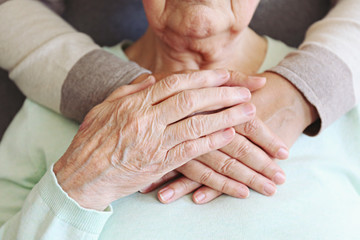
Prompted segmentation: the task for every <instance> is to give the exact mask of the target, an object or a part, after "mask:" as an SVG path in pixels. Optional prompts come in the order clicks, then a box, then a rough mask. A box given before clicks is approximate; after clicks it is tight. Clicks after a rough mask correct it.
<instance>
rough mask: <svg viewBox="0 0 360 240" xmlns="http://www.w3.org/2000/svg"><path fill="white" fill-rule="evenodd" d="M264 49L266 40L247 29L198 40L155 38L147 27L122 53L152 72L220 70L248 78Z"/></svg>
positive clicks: (174, 37) (264, 52)
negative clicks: (227, 70) (232, 71)
mask: <svg viewBox="0 0 360 240" xmlns="http://www.w3.org/2000/svg"><path fill="white" fill-rule="evenodd" d="M169 36H170V37H169ZM266 49H267V42H266V40H265V39H263V38H262V37H260V36H259V35H257V34H256V33H255V32H253V31H252V30H251V29H249V28H246V29H245V30H244V31H242V32H241V33H239V34H233V33H228V32H224V33H220V34H217V35H215V36H209V37H206V38H201V39H194V38H181V37H179V36H173V37H171V34H170V35H169V34H168V35H167V36H163V37H162V36H160V37H159V36H158V35H156V34H155V33H154V32H153V31H152V30H151V29H150V28H149V29H148V30H147V32H146V33H145V34H144V35H143V36H142V37H141V38H140V39H139V40H138V41H136V42H135V43H134V44H133V45H132V46H130V47H129V48H127V49H126V51H125V53H126V54H127V56H128V57H129V59H130V60H131V61H134V62H137V63H138V64H139V65H140V66H142V67H144V68H146V69H149V70H151V71H152V72H153V73H157V72H177V71H183V70H200V69H219V68H224V69H229V70H235V71H241V72H243V73H244V74H248V75H251V74H255V73H257V71H258V69H259V68H260V67H261V64H262V63H263V61H264V58H265V55H266Z"/></svg>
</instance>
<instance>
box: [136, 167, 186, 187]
mask: <svg viewBox="0 0 360 240" xmlns="http://www.w3.org/2000/svg"><path fill="white" fill-rule="evenodd" d="M179 176H180V173H178V172H177V171H175V170H174V171H171V172H168V173H167V174H165V175H164V176H162V177H161V178H160V179H159V180H157V181H156V182H153V183H151V184H150V185H148V186H146V187H144V188H143V189H141V190H140V191H139V192H141V193H149V192H152V191H154V190H155V189H156V188H158V187H160V186H161V185H164V184H165V183H167V182H169V181H171V180H173V179H175V178H177V177H179Z"/></svg>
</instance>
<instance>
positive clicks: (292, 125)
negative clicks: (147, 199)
mask: <svg viewBox="0 0 360 240" xmlns="http://www.w3.org/2000/svg"><path fill="white" fill-rule="evenodd" d="M262 76H264V77H266V78H268V79H269V80H268V84H267V85H266V86H265V87H264V88H262V89H260V90H259V91H257V92H255V94H254V97H253V102H254V103H255V104H256V106H258V107H257V109H258V110H257V115H258V116H259V117H260V118H261V119H264V120H265V122H266V125H268V126H269V127H270V128H271V129H272V130H273V131H274V132H276V133H277V134H278V135H279V136H280V137H281V139H283V140H284V141H285V143H286V144H287V146H291V145H292V144H293V143H294V142H295V140H296V139H297V138H298V137H299V135H300V134H301V133H302V132H303V131H304V129H305V128H306V127H308V126H309V125H310V124H311V123H313V122H314V121H315V120H316V119H317V114H316V110H315V109H314V107H313V106H312V105H311V104H310V103H309V102H307V101H306V99H305V98H304V97H303V95H302V94H301V93H300V92H299V91H298V90H297V89H296V88H295V87H294V86H293V85H292V84H291V83H289V82H288V81H287V80H286V79H284V78H282V77H281V76H279V75H276V74H273V73H265V74H263V75H262ZM235 129H236V131H237V133H238V134H239V135H238V134H237V135H236V136H235V139H234V140H233V142H232V143H231V144H229V145H227V146H226V147H224V148H223V149H221V150H220V151H215V152H212V153H209V154H205V155H203V156H201V157H198V158H196V160H193V161H190V162H188V163H187V164H185V165H183V166H182V167H180V168H179V169H178V171H179V172H181V173H182V174H184V175H185V176H186V177H181V178H179V179H178V180H176V181H174V182H173V183H171V184H169V185H168V186H166V187H165V188H162V189H161V190H160V191H159V200H160V201H162V202H164V203H169V202H172V201H174V200H176V199H178V198H180V197H182V196H184V195H185V194H188V193H190V192H193V191H194V190H195V189H197V188H199V187H200V188H199V189H198V190H197V191H195V192H194V194H193V200H194V202H196V203H206V202H209V201H211V200H213V199H214V198H216V197H218V196H220V195H221V194H222V193H226V194H229V195H231V196H234V197H240V198H243V197H246V196H247V194H248V189H247V188H246V187H245V186H244V185H242V184H241V183H244V184H246V185H247V186H249V187H251V188H253V189H255V190H257V191H258V192H260V193H263V194H265V195H272V194H273V193H274V191H275V189H276V188H275V184H274V183H277V184H281V183H283V182H284V181H285V177H284V176H281V174H283V172H282V171H281V170H280V168H279V167H278V166H277V165H276V164H275V163H274V162H272V161H271V159H270V157H276V158H279V159H284V158H285V157H286V155H287V153H286V147H285V148H283V147H284V146H285V145H284V144H283V143H281V141H279V138H277V137H276V136H275V135H273V134H271V132H269V129H268V128H267V127H266V126H265V125H264V123H262V121H260V120H259V119H257V120H253V121H250V122H247V123H245V124H243V125H241V126H238V127H236V128H235ZM240 135H243V136H240ZM244 136H245V137H248V139H249V140H246V139H245V138H244ZM250 140H251V141H250ZM254 144H257V145H258V146H259V147H261V148H262V149H264V150H265V152H267V153H268V154H269V156H265V155H264V152H261V151H260V152H259V150H261V149H259V148H258V147H257V146H256V145H254ZM281 149H282V150H281ZM279 150H280V151H279ZM243 153H245V154H243ZM234 156H235V157H234ZM236 156H238V157H236ZM236 159H237V160H238V161H236ZM204 164H205V165H204ZM246 166H248V168H246ZM259 173H261V174H259ZM261 175H263V176H261ZM175 176H177V175H176V174H175V173H172V174H168V175H165V176H164V177H163V178H161V179H160V180H159V181H157V182H156V183H155V184H153V185H152V186H150V187H148V188H147V189H144V192H147V191H150V190H152V189H154V188H155V187H157V186H159V185H161V184H163V183H164V182H165V180H169V178H174V177H175ZM229 177H230V178H229ZM266 177H267V178H266ZM234 180H237V181H234ZM270 180H273V183H271V182H270ZM202 184H204V185H207V186H209V187H207V186H203V187H201V186H202ZM266 185H268V186H266ZM266 188H268V189H266ZM271 190H272V192H271ZM267 191H268V192H269V193H268V192H267Z"/></svg>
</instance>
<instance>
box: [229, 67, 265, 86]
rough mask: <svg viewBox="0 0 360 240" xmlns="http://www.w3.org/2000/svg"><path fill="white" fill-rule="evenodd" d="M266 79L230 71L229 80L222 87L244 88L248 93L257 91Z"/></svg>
mask: <svg viewBox="0 0 360 240" xmlns="http://www.w3.org/2000/svg"><path fill="white" fill-rule="evenodd" d="M265 83H266V78H265V77H259V76H247V75H245V74H242V73H241V72H237V71H230V79H229V81H227V82H226V83H225V84H224V86H240V87H246V88H248V89H249V90H250V91H255V90H258V89H260V88H262V87H264V86H265Z"/></svg>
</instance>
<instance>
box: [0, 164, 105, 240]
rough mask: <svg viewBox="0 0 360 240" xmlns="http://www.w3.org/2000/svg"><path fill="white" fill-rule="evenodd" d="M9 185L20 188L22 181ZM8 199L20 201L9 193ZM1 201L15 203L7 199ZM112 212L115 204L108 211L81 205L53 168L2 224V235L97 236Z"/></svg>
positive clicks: (59, 239)
mask: <svg viewBox="0 0 360 240" xmlns="http://www.w3.org/2000/svg"><path fill="white" fill-rule="evenodd" d="M9 186H13V189H6V190H9V191H11V190H12V191H15V192H19V190H18V189H16V188H19V187H20V186H21V185H20V186H19V185H18V186H16V184H9V183H8V184H7V185H5V188H9ZM4 190H5V189H2V190H1V191H4ZM11 195H14V194H11ZM5 199H8V201H10V200H13V201H16V202H18V200H17V199H9V197H6V198H5ZM1 202H2V204H4V203H7V204H10V205H14V204H13V203H11V202H6V201H4V200H2V201H1ZM1 207H2V208H3V207H4V205H2V206H1ZM111 214H112V208H111V206H109V207H108V208H107V209H106V210H105V211H104V212H98V211H93V210H88V209H84V208H82V207H80V206H79V205H78V204H77V203H76V202H75V201H74V200H72V199H71V198H70V197H68V195H67V194H66V193H65V192H64V191H63V190H62V189H61V187H60V186H59V185H58V184H57V181H56V177H55V174H54V173H53V171H52V168H50V169H49V170H48V171H47V172H46V174H45V175H44V176H43V177H42V179H41V180H40V182H39V183H38V184H36V185H35V186H34V188H33V189H32V190H31V191H29V194H28V196H27V198H26V199H25V201H24V202H23V205H22V208H21V210H20V211H19V212H17V213H16V215H14V216H12V217H11V218H10V219H9V220H8V221H7V222H5V223H4V224H3V225H2V226H1V227H0V239H24V240H25V239H44V240H67V239H69V240H71V239H89V240H95V239H98V238H99V236H100V234H101V231H102V229H103V227H104V225H105V223H106V221H107V220H108V218H109V217H110V216H111Z"/></svg>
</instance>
